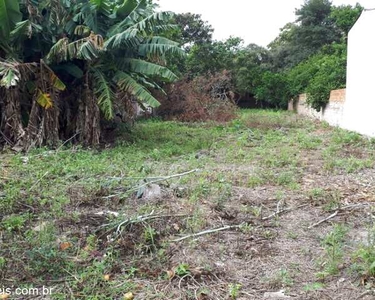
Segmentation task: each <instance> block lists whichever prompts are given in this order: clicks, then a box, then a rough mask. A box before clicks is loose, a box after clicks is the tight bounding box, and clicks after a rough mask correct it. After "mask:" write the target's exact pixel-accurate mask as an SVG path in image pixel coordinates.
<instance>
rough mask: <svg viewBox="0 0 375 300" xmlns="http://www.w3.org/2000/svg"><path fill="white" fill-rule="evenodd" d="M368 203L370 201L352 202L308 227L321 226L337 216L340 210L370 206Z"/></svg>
mask: <svg viewBox="0 0 375 300" xmlns="http://www.w3.org/2000/svg"><path fill="white" fill-rule="evenodd" d="M368 205H369V204H368V203H360V204H350V205H346V206H343V207H340V208H339V209H337V210H336V211H335V212H334V213H333V214H331V215H330V216H328V217H327V218H325V219H322V220H320V221H319V222H317V223H315V224H313V225H310V226H309V227H308V229H311V228H314V227H316V226H319V225H320V224H322V223H324V222H327V221H329V220H331V219H333V218H335V217H336V216H337V215H338V214H339V212H341V211H344V210H350V209H354V208H359V207H363V206H368Z"/></svg>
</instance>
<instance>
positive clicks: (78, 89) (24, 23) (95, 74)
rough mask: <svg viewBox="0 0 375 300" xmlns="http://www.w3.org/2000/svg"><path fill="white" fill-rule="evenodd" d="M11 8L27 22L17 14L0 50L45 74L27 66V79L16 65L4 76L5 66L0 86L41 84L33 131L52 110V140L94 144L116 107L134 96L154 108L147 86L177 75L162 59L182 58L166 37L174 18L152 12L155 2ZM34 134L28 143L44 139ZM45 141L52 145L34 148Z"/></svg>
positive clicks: (61, 0) (91, 0) (62, 1)
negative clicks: (69, 137)
mask: <svg viewBox="0 0 375 300" xmlns="http://www.w3.org/2000/svg"><path fill="white" fill-rule="evenodd" d="M1 1H2V2H4V0H0V3H1ZM5 2H7V1H5ZM9 2H13V1H9ZM7 7H9V5H8V6H7ZM11 8H12V10H16V11H17V9H18V10H19V11H20V12H22V15H23V19H22V20H19V15H18V14H16V13H15V14H13V15H14V16H17V18H18V19H16V17H14V20H13V21H12V22H10V21H8V24H10V25H9V30H7V32H8V33H7V39H4V40H5V41H6V43H5V45H4V47H2V49H4V52H5V51H7V53H8V54H9V56H13V57H14V56H15V55H14V53H16V56H17V59H18V60H19V61H21V62H23V63H28V64H30V63H37V64H38V66H39V67H43V70H41V69H40V68H39V71H38V72H36V73H35V70H34V71H32V70H31V69H30V71H31V72H30V73H31V74H32V76H28V75H26V73H27V72H23V73H22V74H21V73H20V72H17V70H16V68H13V69H12V68H8V69H7V70H5V69H4V70H3V71H2V70H1V63H0V78H1V85H3V89H4V88H5V89H13V88H14V86H15V85H17V84H18V83H19V82H24V83H28V84H29V85H30V86H33V84H30V81H32V82H37V84H34V88H32V89H31V93H32V94H33V100H32V105H31V110H30V112H29V120H28V123H29V125H31V126H28V127H30V128H39V129H40V127H41V126H44V127H46V126H45V125H46V124H45V122H44V123H43V122H37V124H35V120H38V116H39V119H41V115H43V114H46V112H45V111H55V114H54V116H53V118H52V119H54V121H55V122H49V124H47V125H50V126H52V127H53V128H47V130H48V131H50V130H51V131H53V132H55V134H54V138H53V143H55V140H56V136H57V135H58V136H60V137H64V136H66V135H75V136H78V137H79V140H80V141H81V142H83V143H85V144H88V145H92V144H97V143H98V142H99V138H100V121H101V119H102V117H104V118H106V119H112V118H113V117H114V105H115V104H117V105H119V104H120V106H123V107H131V105H130V103H129V102H130V101H131V99H136V100H137V101H139V103H140V104H147V105H149V106H152V107H156V106H158V105H159V102H158V101H157V99H155V98H154V97H153V95H152V93H151V92H150V89H159V88H160V86H159V83H160V82H171V81H173V80H176V78H177V77H176V75H175V74H173V73H172V72H171V71H169V70H168V69H167V68H166V67H165V65H166V61H165V55H166V54H167V53H172V54H173V55H180V56H182V55H184V53H183V51H182V50H181V49H180V48H179V47H178V45H177V43H175V42H173V41H170V40H168V39H166V38H164V37H162V33H163V31H166V30H169V29H170V28H172V27H173V25H170V24H169V20H170V18H171V16H172V14H171V13H168V12H155V10H154V5H153V4H150V1H147V0H140V1H136V0H124V1H111V0H75V1H71V0H45V1H33V0H24V1H19V6H18V5H16V6H13V7H11ZM0 9H2V6H1V5H0ZM42 12H43V13H42ZM4 36H5V35H4ZM10 54H12V55H10ZM30 77H32V78H30ZM41 77H42V78H43V79H40V78H41ZM60 78H61V80H60ZM63 82H65V84H63ZM22 86H27V85H22ZM65 86H67V89H66V90H65V91H64V92H62V91H63V90H64V89H65ZM11 87H12V88H11ZM61 93H62V94H61ZM60 98H64V99H63V100H62V99H60ZM0 106H1V104H0ZM0 109H1V108H0ZM60 111H61V113H59V112H60ZM72 116H75V117H72ZM59 120H60V121H59ZM30 122H32V123H30ZM33 122H34V123H33ZM60 124H64V125H63V127H64V128H59V126H60ZM35 125H37V126H35ZM56 127H57V128H56ZM44 131H46V128H45V129H44ZM30 132H31V129H30V130H26V133H27V134H26V135H25V136H28V140H29V141H28V145H31V144H32V143H30V140H33V139H34V140H35V138H36V137H38V138H39V139H40V137H39V136H38V133H37V132H35V130H34V134H31V136H32V137H31V138H30ZM45 137H46V138H47V139H48V136H46V135H45ZM42 140H43V139H42ZM34 143H35V141H34ZM43 143H44V144H45V143H48V141H47V140H46V139H44V140H43V141H42V142H38V143H36V144H37V145H40V144H43Z"/></svg>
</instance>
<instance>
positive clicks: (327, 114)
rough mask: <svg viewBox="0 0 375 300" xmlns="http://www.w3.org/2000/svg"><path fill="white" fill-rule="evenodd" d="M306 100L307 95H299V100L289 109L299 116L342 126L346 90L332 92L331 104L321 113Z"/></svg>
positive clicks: (293, 101) (292, 101)
mask: <svg viewBox="0 0 375 300" xmlns="http://www.w3.org/2000/svg"><path fill="white" fill-rule="evenodd" d="M306 98H307V95H306V94H302V95H299V97H298V98H297V99H294V100H291V101H290V102H289V105H288V109H289V110H291V111H295V112H296V113H298V114H299V115H303V116H307V117H309V118H312V119H317V120H320V121H326V122H328V123H329V124H330V125H332V126H340V124H341V122H342V120H343V113H344V104H345V89H341V90H334V91H331V95H330V99H329V103H328V104H327V106H326V107H325V108H324V109H322V110H320V112H317V111H316V110H315V109H313V108H311V107H309V105H308V104H307V103H306Z"/></svg>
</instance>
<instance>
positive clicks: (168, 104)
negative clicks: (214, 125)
mask: <svg viewBox="0 0 375 300" xmlns="http://www.w3.org/2000/svg"><path fill="white" fill-rule="evenodd" d="M231 89H232V83H231V76H230V74H229V73H228V72H226V71H224V72H222V73H218V74H216V75H214V76H213V75H209V76H206V77H203V76H199V77H196V78H194V79H193V80H188V79H184V80H180V81H179V82H177V83H175V84H172V85H169V86H168V87H166V88H165V90H166V92H167V95H165V94H161V93H159V95H158V99H159V101H160V102H161V106H160V107H159V108H158V110H157V114H158V115H160V116H161V117H163V118H164V119H168V120H178V121H182V122H196V121H208V120H214V121H218V122H227V121H230V120H232V119H233V118H234V117H235V116H236V109H237V108H236V105H235V103H234V93H233V92H232V90H231Z"/></svg>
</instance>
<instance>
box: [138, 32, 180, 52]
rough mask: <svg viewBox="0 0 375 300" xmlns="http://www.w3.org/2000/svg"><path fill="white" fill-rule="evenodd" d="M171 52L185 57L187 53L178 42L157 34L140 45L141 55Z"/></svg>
mask: <svg viewBox="0 0 375 300" xmlns="http://www.w3.org/2000/svg"><path fill="white" fill-rule="evenodd" d="M167 53H170V54H172V55H176V56H178V57H185V56H186V53H185V51H184V50H182V49H181V48H180V47H179V46H178V43H176V42H173V41H171V40H169V39H167V38H165V37H159V36H155V37H153V38H151V39H150V40H148V41H146V42H145V43H142V44H141V45H139V55H141V56H144V57H146V56H164V55H165V54H167Z"/></svg>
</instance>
